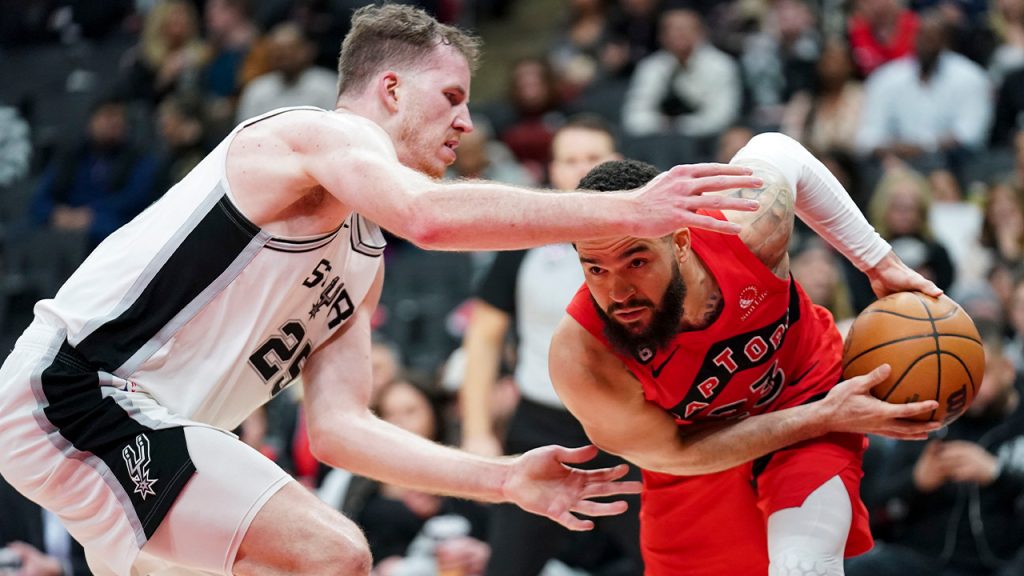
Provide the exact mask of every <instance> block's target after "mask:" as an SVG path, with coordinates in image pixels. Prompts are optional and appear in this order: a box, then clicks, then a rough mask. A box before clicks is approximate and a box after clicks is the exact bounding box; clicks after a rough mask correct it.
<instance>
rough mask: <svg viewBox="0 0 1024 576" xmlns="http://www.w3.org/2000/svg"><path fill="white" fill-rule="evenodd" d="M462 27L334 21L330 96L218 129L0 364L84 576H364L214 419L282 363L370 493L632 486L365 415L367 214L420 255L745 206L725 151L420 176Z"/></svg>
mask: <svg viewBox="0 0 1024 576" xmlns="http://www.w3.org/2000/svg"><path fill="white" fill-rule="evenodd" d="M476 51H477V46H476V41H475V39H473V38H472V37H469V36H467V35H465V34H464V33H462V32H460V31H458V30H456V29H454V28H451V27H447V26H443V25H440V24H438V23H437V22H436V21H434V20H433V19H432V18H430V17H429V16H427V15H426V14H425V13H423V12H422V11H419V10H416V9H412V8H409V7H404V6H384V7H370V8H366V9H362V10H360V11H358V12H357V13H356V14H355V16H354V17H353V26H352V32H351V33H350V35H349V36H348V37H347V38H346V40H345V42H344V43H343V46H342V55H341V61H340V64H339V68H340V72H341V77H342V83H341V86H340V90H339V92H340V96H339V100H338V107H337V109H336V110H334V111H330V112H328V111H323V110H318V109H301V108H299V109H286V110H278V111H275V112H272V113H269V114H266V115H264V116H261V117H258V118H256V119H253V120H250V121H248V122H245V123H243V124H242V125H241V126H239V127H238V128H236V129H235V130H234V131H233V132H232V133H231V134H230V135H229V136H228V137H227V138H226V139H225V140H224V141H223V142H222V143H221V144H220V145H219V146H218V147H217V148H216V149H215V150H214V151H213V152H212V153H211V154H210V155H209V156H208V157H207V158H206V159H204V160H203V162H202V163H200V165H199V166H198V167H196V169H195V170H193V171H192V172H191V173H190V174H189V175H187V176H186V177H185V178H184V179H183V180H182V181H181V182H180V183H179V184H177V185H176V186H175V187H173V188H172V189H171V190H170V191H169V192H167V194H166V195H165V196H164V197H163V198H162V199H161V200H160V201H158V202H157V203H155V204H154V205H153V206H151V207H150V208H149V209H147V210H146V211H145V212H144V213H143V214H141V215H140V216H139V217H137V218H136V219H135V220H133V221H132V222H131V223H129V224H128V225H126V226H125V227H123V228H121V229H120V230H118V231H117V232H115V233H114V234H113V235H112V236H110V237H109V238H108V239H107V240H106V241H105V242H104V243H103V244H101V245H100V246H99V247H98V248H97V249H96V251H95V252H93V254H92V255H91V256H90V257H89V258H88V260H87V261H86V262H85V263H84V264H83V265H82V267H81V268H80V269H79V270H78V271H77V272H76V273H75V274H74V275H73V276H72V277H71V279H70V280H68V282H67V284H65V285H64V287H63V288H61V290H60V291H59V292H58V294H57V295H56V297H55V298H54V299H52V300H45V301H42V302H40V303H39V304H37V306H36V308H35V320H34V322H33V323H32V325H31V326H30V327H29V329H28V330H27V331H26V332H25V334H24V335H23V336H22V337H21V338H20V339H19V341H18V344H17V345H16V347H15V350H14V351H13V353H12V354H11V355H10V356H9V358H8V359H7V361H6V362H5V363H4V366H3V369H2V371H0V446H2V447H3V451H4V456H3V458H2V459H0V473H2V474H3V476H4V477H5V478H6V479H7V480H8V481H9V482H10V483H11V484H13V485H14V486H15V487H16V488H17V489H18V490H19V491H21V492H22V493H24V494H25V495H26V496H28V497H29V498H31V499H33V500H35V501H36V502H38V503H39V504H41V505H42V506H44V507H46V508H48V509H50V510H52V511H53V512H55V513H56V514H58V515H59V517H60V518H61V520H62V521H63V523H64V524H65V525H66V526H67V528H68V529H69V530H70V532H71V533H72V534H73V535H74V536H75V537H76V538H77V539H78V540H79V541H80V542H81V543H82V544H84V545H85V547H86V551H87V555H88V556H89V559H90V564H91V566H92V568H93V570H94V571H96V572H97V573H100V574H119V575H122V574H150V573H154V572H160V571H161V570H165V569H173V570H179V571H180V570H187V571H191V572H196V573H213V574H304V575H310V574H346V575H347V574H367V573H368V571H369V568H370V563H371V559H370V557H369V552H368V548H367V545H366V541H365V539H364V538H363V536H362V534H361V533H360V531H359V529H358V528H357V527H356V526H355V525H354V524H353V523H352V522H351V521H349V520H347V519H345V518H343V517H342V516H341V515H339V514H337V513H336V512H334V511H332V510H331V509H329V508H328V507H327V506H326V505H323V504H321V503H320V502H319V501H318V500H316V498H315V497H314V496H313V495H311V494H310V493H308V492H307V491H305V490H304V489H302V488H301V487H300V486H299V485H298V484H297V483H296V482H294V481H292V480H291V479H290V478H288V477H287V475H286V474H285V473H284V472H283V471H282V470H281V469H279V468H278V467H277V466H275V465H274V464H273V463H271V462H270V461H269V460H267V459H265V458H263V457H262V456H260V455H259V454H257V453H256V452H255V451H253V450H251V449H249V448H247V447H246V446H245V445H243V443H242V442H240V441H239V440H238V439H236V438H235V437H233V436H231V435H230V434H228V433H226V432H224V431H225V430H230V429H233V428H234V427H236V426H237V425H238V424H239V423H240V422H241V421H242V420H243V419H244V418H245V417H246V416H247V415H248V414H249V413H250V412H252V411H253V410H254V409H256V408H257V407H258V406H260V405H261V404H263V403H264V402H266V401H267V400H269V399H270V398H271V397H272V396H273V395H274V394H277V393H278V392H280V391H281V389H283V388H284V387H286V386H288V385H289V384H290V383H291V382H292V381H293V380H294V379H295V378H296V377H298V376H299V375H300V373H301V374H302V376H303V379H304V382H305V385H306V393H305V402H306V408H307V415H308V417H309V428H310V439H311V443H312V448H313V451H314V453H315V454H316V455H317V456H318V457H319V458H320V459H322V460H323V461H324V462H327V463H328V464H330V465H333V466H337V467H342V468H346V469H349V470H351V471H353V472H355V473H357V474H362V475H366V476H370V477H373V478H376V479H379V480H381V481H383V482H387V483H389V484H398V485H403V486H408V487H410V488H414V489H418V490H423V491H430V492H437V493H444V494H451V495H456V496H461V497H466V498H475V499H479V500H484V501H492V502H498V501H507V502H513V503H515V504H518V505H519V506H521V507H523V508H524V509H526V510H529V511H531V512H535V513H538V514H542V515H545V516H547V517H549V518H552V519H553V520H555V521H558V522H560V523H562V524H563V525H565V526H567V527H569V528H571V529H576V530H586V529H589V528H590V527H591V526H592V522H591V521H589V520H585V519H581V518H579V517H576V516H575V515H574V513H581V514H585V515H589V516H603V515H610V514H617V513H620V512H622V511H623V509H624V507H625V505H624V504H623V503H622V502H617V503H598V502H593V501H591V500H589V498H591V497H595V496H603V495H614V494H625V493H635V492H637V491H638V490H639V486H638V484H637V483H628V482H622V483H619V482H615V480H616V479H618V478H620V477H621V476H622V475H623V474H624V473H625V469H624V467H619V468H615V469H604V470H596V471H590V472H583V471H578V470H574V469H571V468H569V467H567V466H565V465H564V464H573V463H578V462H582V461H585V460H587V459H589V458H591V457H593V456H594V454H595V449H594V448H593V447H584V448H578V449H568V448H561V447H550V446H549V447H545V448H540V449H537V450H534V451H530V452H528V453H526V454H523V455H521V456H518V457H508V458H501V459H499V458H485V457H479V456H472V455H469V454H466V453H462V452H459V451H456V450H454V449H449V448H445V447H442V446H439V445H436V444H433V443H430V442H427V441H425V440H422V439H420V438H418V437H415V436H413V435H411V434H407V433H405V432H403V431H401V430H399V429H398V428H395V427H393V426H390V425H388V424H386V423H384V422H382V421H381V420H379V419H377V418H376V417H374V416H373V415H372V414H371V413H370V412H369V411H368V409H367V402H368V398H369V394H370V382H371V374H370V360H369V353H370V322H369V319H370V315H371V313H372V311H373V308H374V306H375V305H376V303H377V298H378V296H379V294H380V287H381V282H382V278H383V268H382V259H381V252H382V250H383V248H384V243H383V240H382V237H381V234H380V230H379V229H378V228H377V225H376V224H374V223H377V224H380V225H381V226H383V227H385V228H388V229H390V230H392V231H394V232H395V233H397V234H399V235H401V236H404V237H407V238H410V239H411V240H413V241H414V242H416V243H417V244H420V245H422V246H426V247H432V248H439V249H467V250H472V249H499V248H520V247H527V246H531V245H538V244H546V243H551V242H557V241H565V240H568V239H570V238H573V239H581V238H592V237H599V236H608V235H611V234H613V233H618V234H633V235H640V236H658V235H662V234H666V233H668V232H669V231H671V230H675V229H677V228H681V227H686V226H699V227H707V228H710V229H713V230H719V231H724V232H731V233H735V232H736V231H737V230H738V228H737V227H736V226H735V225H733V224H729V223H726V222H721V221H717V220H713V219H711V218H708V217H703V216H699V215H697V214H695V213H694V210H696V209H699V208H714V209H737V210H743V209H748V210H749V209H753V208H755V207H756V203H753V202H750V201H746V200H739V199H727V198H724V197H722V196H710V197H704V196H702V195H701V194H702V193H703V192H712V191H720V190H725V189H731V188H738V187H739V188H745V187H755V186H758V185H760V181H759V180H758V179H756V178H753V177H752V176H750V175H749V171H748V170H746V169H743V168H730V167H726V166H720V165H703V166H691V167H680V168H677V169H674V170H673V171H670V172H669V173H667V174H666V175H665V176H663V177H661V178H659V179H658V180H657V181H656V182H654V183H652V184H651V185H649V186H647V187H645V188H643V189H640V190H637V191H631V192H623V193H619V194H612V195H607V196H600V197H595V196H591V195H582V194H578V193H565V194H545V193H540V192H535V191H529V190H523V189H517V188H513V187H509V186H502V185H498V184H492V183H486V182H465V183H456V184H443V183H440V182H439V181H437V179H436V178H437V177H439V176H441V174H442V173H443V171H444V169H445V167H446V166H447V165H449V164H450V163H451V162H452V161H453V160H454V158H455V148H456V147H457V146H458V143H459V138H460V136H461V135H462V134H464V133H467V132H469V131H470V130H472V125H471V123H470V120H469V114H468V110H467V105H466V102H467V100H468V98H469V84H470V69H471V65H472V63H473V62H474V61H475V58H476Z"/></svg>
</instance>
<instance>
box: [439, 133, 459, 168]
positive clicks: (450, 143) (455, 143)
mask: <svg viewBox="0 0 1024 576" xmlns="http://www.w3.org/2000/svg"><path fill="white" fill-rule="evenodd" d="M458 147H459V140H458V139H457V138H453V139H451V140H445V142H444V146H442V148H443V149H444V150H445V151H446V152H447V153H448V154H447V155H448V156H450V157H449V158H448V163H449V164H451V163H452V162H454V161H455V149H456V148H458Z"/></svg>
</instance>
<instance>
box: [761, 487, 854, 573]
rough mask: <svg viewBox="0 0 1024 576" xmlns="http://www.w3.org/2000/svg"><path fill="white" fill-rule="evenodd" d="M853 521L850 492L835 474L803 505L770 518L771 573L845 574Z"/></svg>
mask: <svg viewBox="0 0 1024 576" xmlns="http://www.w3.org/2000/svg"><path fill="white" fill-rule="evenodd" d="M852 521H853V507H852V505H851V504H850V495H849V493H848V492H847V491H846V486H845V485H844V484H843V481H842V480H841V479H840V478H839V476H833V477H832V478H830V479H829V480H828V481H826V482H825V483H824V484H822V485H821V486H819V487H818V488H817V489H816V490H815V491H814V492H811V495H810V496H808V497H807V499H806V500H804V503H803V505H801V506H800V507H799V508H784V509H782V510H779V511H777V512H775V513H773V514H772V515H771V516H769V517H768V559H769V561H770V564H769V567H768V576H842V575H843V553H844V551H845V550H846V537H847V536H848V535H849V532H850V523H851V522H852Z"/></svg>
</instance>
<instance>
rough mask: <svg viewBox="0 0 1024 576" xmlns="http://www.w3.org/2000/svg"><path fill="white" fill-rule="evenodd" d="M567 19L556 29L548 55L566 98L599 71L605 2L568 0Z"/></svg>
mask: <svg viewBox="0 0 1024 576" xmlns="http://www.w3.org/2000/svg"><path fill="white" fill-rule="evenodd" d="M567 4H568V9H569V21H568V23H567V25H564V26H562V27H561V29H560V33H559V35H558V36H557V37H556V38H555V40H554V42H553V43H552V46H551V48H550V49H549V50H548V59H549V60H550V61H551V66H552V68H553V69H554V72H555V76H556V77H557V78H558V80H559V84H560V86H559V92H560V93H561V95H562V99H563V100H565V101H570V100H572V99H573V98H574V97H576V95H578V94H579V93H580V92H581V91H582V90H583V89H585V88H586V87H587V86H588V85H589V84H590V83H591V82H593V81H594V80H595V78H596V77H597V76H599V75H600V74H601V53H602V51H603V48H604V46H605V42H606V39H607V26H608V3H607V2H606V1H605V0H569V1H568V2H567Z"/></svg>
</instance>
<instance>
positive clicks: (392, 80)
mask: <svg viewBox="0 0 1024 576" xmlns="http://www.w3.org/2000/svg"><path fill="white" fill-rule="evenodd" d="M399 84H400V82H399V80H398V73H397V72H394V71H392V70H388V71H387V72H384V73H383V74H381V75H380V76H379V77H378V78H377V93H378V96H380V99H381V101H382V102H383V103H384V107H385V108H387V109H388V110H389V111H390V112H397V111H398V86H399Z"/></svg>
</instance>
